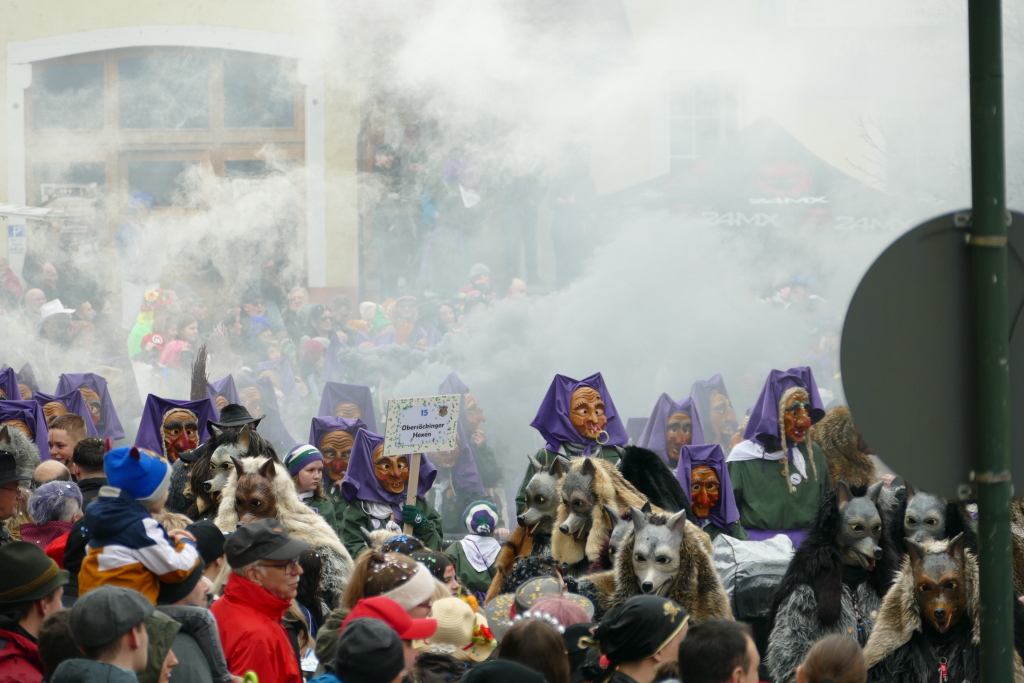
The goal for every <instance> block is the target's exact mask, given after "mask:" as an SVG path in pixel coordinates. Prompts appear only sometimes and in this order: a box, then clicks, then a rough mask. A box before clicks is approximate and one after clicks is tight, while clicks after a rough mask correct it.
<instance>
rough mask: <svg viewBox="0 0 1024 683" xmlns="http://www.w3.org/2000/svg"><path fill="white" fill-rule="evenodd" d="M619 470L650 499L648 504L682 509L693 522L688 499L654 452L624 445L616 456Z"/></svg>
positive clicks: (666, 466) (672, 474)
mask: <svg viewBox="0 0 1024 683" xmlns="http://www.w3.org/2000/svg"><path fill="white" fill-rule="evenodd" d="M619 472H621V473H622V476H623V477H624V478H625V479H626V481H628V482H629V483H630V484H632V485H633V486H635V487H636V490H637V491H639V492H640V493H641V494H642V495H643V496H645V497H646V498H647V500H649V501H651V505H653V506H655V507H659V508H661V509H662V510H666V511H668V512H678V511H680V510H686V519H688V520H690V521H691V522H695V523H696V521H697V518H696V517H695V516H694V514H693V510H692V509H691V508H690V499H689V498H687V497H686V493H685V492H684V491H683V487H682V486H680V484H679V481H678V480H677V479H676V475H675V474H674V473H673V472H672V470H670V469H669V468H668V465H666V464H665V461H664V460H662V459H661V456H659V455H658V454H657V453H655V452H654V451H650V450H647V449H646V448H640V447H639V446H626V448H625V452H623V454H622V458H620V459H619Z"/></svg>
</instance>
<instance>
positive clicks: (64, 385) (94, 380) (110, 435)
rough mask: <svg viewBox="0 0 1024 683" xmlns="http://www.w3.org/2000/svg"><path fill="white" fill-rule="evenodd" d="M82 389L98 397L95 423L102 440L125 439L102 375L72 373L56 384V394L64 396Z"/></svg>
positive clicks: (63, 376) (64, 375)
mask: <svg viewBox="0 0 1024 683" xmlns="http://www.w3.org/2000/svg"><path fill="white" fill-rule="evenodd" d="M82 387H88V388H89V389H92V390H93V391H95V392H96V394H97V395H98V396H99V397H100V405H99V410H100V421H99V422H98V423H96V432H97V433H98V435H99V436H100V438H102V439H111V440H112V441H117V440H118V439H123V438H124V437H125V434H124V428H123V427H122V426H121V418H120V417H118V415H117V409H116V408H115V407H114V399H113V398H111V396H110V391H109V390H108V389H107V380H106V378H104V377H103V376H102V375H97V374H94V373H91V372H81V373H74V372H68V373H65V374H63V375H61V376H60V381H59V382H57V393H58V394H66V393H68V392H69V391H78V390H79V389H81V388H82Z"/></svg>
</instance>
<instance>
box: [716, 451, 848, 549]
mask: <svg viewBox="0 0 1024 683" xmlns="http://www.w3.org/2000/svg"><path fill="white" fill-rule="evenodd" d="M799 448H800V452H801V453H803V455H804V458H807V446H806V444H800V446H799ZM813 450H814V465H815V467H816V468H817V479H815V476H814V470H813V469H812V468H811V463H810V461H809V460H808V462H807V477H808V478H807V479H806V480H804V481H803V482H801V483H800V484H798V485H797V486H796V490H795V491H794V492H793V493H790V492H789V485H788V484H789V482H788V481H787V479H786V478H785V477H783V476H782V465H783V461H782V460H767V459H765V460H761V459H756V460H744V461H735V462H730V463H729V478H730V479H731V480H732V490H733V493H734V494H735V495H736V507H737V508H739V511H740V524H742V525H743V528H744V529H761V530H764V531H791V530H793V529H806V528H808V527H810V526H811V523H812V522H813V521H814V515H815V514H816V513H817V512H818V501H819V500H820V499H821V497H822V495H824V493H825V492H826V491H828V490H829V489H831V488H832V480H831V479H830V478H829V476H828V464H827V463H826V462H825V455H824V454H823V453H822V452H821V448H820V447H819V446H818V444H813ZM762 467H764V472H762V471H761V468H762ZM789 471H790V474H793V473H795V472H796V471H797V469H796V465H794V464H792V463H791V464H790V466H789Z"/></svg>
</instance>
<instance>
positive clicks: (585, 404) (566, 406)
mask: <svg viewBox="0 0 1024 683" xmlns="http://www.w3.org/2000/svg"><path fill="white" fill-rule="evenodd" d="M530 426H531V427H533V428H534V429H536V430H537V431H538V432H540V434H541V436H543V437H544V441H545V446H544V448H542V449H540V450H539V451H537V456H536V459H537V461H538V462H540V464H541V465H550V464H551V463H552V462H553V461H554V459H555V458H556V457H558V456H562V457H563V458H567V459H569V460H575V459H576V458H578V457H597V458H604V459H605V460H607V461H608V462H610V463H613V464H615V463H618V461H619V458H620V457H621V456H622V453H623V447H624V446H625V445H626V444H627V443H628V442H629V435H628V434H626V426H625V425H624V424H623V422H622V419H621V418H620V417H619V414H618V412H617V411H616V410H615V404H614V403H612V397H611V394H609V393H608V388H607V387H606V386H605V384H604V378H603V377H602V376H601V373H600V372H598V373H595V374H593V375H591V376H590V377H586V378H584V379H582V380H576V379H573V378H571V377H566V376H565V375H555V379H554V380H552V382H551V386H550V387H548V393H547V394H546V395H545V396H544V400H543V401H542V402H541V404H540V410H538V411H537V417H535V418H534V419H533V422H531V423H530ZM533 474H534V472H533V464H532V463H531V464H530V465H529V466H528V467H527V468H526V476H525V477H524V478H523V483H522V485H521V486H520V487H519V493H518V494H517V495H516V509H517V510H519V511H520V512H521V511H522V510H523V508H524V507H525V506H526V485H527V484H529V483H530V479H532V478H533Z"/></svg>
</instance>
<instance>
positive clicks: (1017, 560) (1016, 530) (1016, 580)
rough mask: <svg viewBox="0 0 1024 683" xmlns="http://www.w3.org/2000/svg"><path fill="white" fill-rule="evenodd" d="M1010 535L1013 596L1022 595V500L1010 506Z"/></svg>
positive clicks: (1023, 590)
mask: <svg viewBox="0 0 1024 683" xmlns="http://www.w3.org/2000/svg"><path fill="white" fill-rule="evenodd" d="M1010 533H1011V540H1012V541H1013V594H1014V595H1016V596H1018V597H1020V596H1021V595H1024V498H1018V499H1017V500H1015V501H1013V502H1012V503H1011V504H1010Z"/></svg>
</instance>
